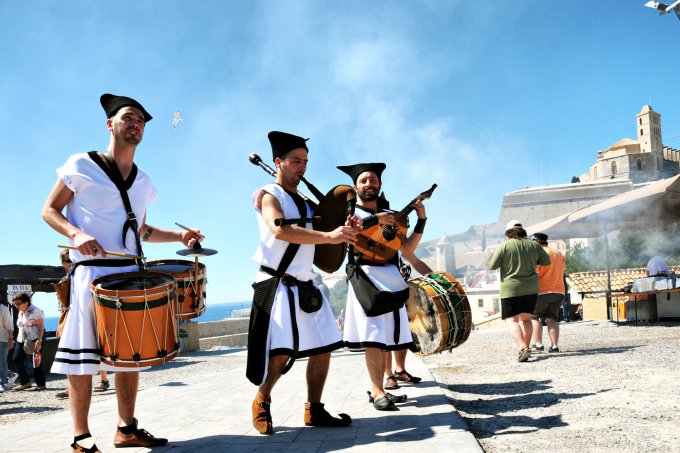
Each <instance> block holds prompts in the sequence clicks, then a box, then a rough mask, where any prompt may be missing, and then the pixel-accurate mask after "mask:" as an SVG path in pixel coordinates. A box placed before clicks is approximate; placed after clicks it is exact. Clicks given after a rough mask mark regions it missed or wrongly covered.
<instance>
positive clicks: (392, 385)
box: [383, 376, 399, 390]
mask: <svg viewBox="0 0 680 453" xmlns="http://www.w3.org/2000/svg"><path fill="white" fill-rule="evenodd" d="M383 388H384V389H385V390H396V389H398V388H399V383H398V382H397V378H395V377H394V376H387V379H385V385H383Z"/></svg>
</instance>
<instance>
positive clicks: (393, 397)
mask: <svg viewBox="0 0 680 453" xmlns="http://www.w3.org/2000/svg"><path fill="white" fill-rule="evenodd" d="M366 393H368V402H369V403H372V402H373V401H374V400H373V395H371V391H370V390H369V391H367V392H366ZM385 397H386V398H387V399H388V400H390V401H392V402H393V403H403V402H404V401H406V398H407V396H406V395H392V394H391V393H389V392H385Z"/></svg>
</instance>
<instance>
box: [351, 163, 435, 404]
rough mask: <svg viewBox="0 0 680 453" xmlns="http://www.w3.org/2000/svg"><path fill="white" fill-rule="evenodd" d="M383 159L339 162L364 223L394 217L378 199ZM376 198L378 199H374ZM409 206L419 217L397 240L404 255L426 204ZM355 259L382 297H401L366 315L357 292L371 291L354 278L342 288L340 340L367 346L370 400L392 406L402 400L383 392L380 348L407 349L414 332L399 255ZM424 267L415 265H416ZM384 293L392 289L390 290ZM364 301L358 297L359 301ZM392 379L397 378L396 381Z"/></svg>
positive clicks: (382, 222)
mask: <svg viewBox="0 0 680 453" xmlns="http://www.w3.org/2000/svg"><path fill="white" fill-rule="evenodd" d="M385 167H386V165H385V164H383V163H362V164H356V165H348V166H339V167H338V169H340V170H341V171H343V172H345V173H347V174H348V175H349V176H350V177H351V178H352V181H353V182H354V190H356V192H357V196H358V200H357V205H356V211H355V214H354V216H355V219H356V220H357V221H358V223H359V224H361V225H362V227H363V228H364V229H368V228H370V227H372V226H375V225H378V224H380V225H391V224H393V223H394V222H395V216H394V215H393V214H392V213H391V212H390V211H388V210H385V208H384V207H383V206H382V205H381V204H382V201H384V200H383V199H381V198H379V197H378V195H379V194H380V190H381V187H382V181H381V176H382V172H383V170H385ZM379 202H380V203H379ZM414 208H415V210H416V212H417V214H418V222H417V224H416V226H415V228H414V230H413V233H412V234H411V236H409V237H408V238H406V240H405V241H404V243H403V244H402V245H401V250H404V251H407V253H406V255H405V257H407V258H408V257H409V256H411V255H412V251H413V250H415V248H416V246H417V245H418V242H419V241H420V239H421V237H422V233H423V231H424V228H425V221H426V216H425V207H424V206H423V204H422V203H421V202H420V201H416V202H415V204H414ZM356 265H357V266H358V267H360V270H361V271H363V273H362V272H359V274H358V275H362V274H363V276H364V277H367V278H368V279H370V281H371V282H372V283H373V286H375V287H376V288H377V289H378V290H379V291H381V297H385V296H386V295H387V297H390V298H391V299H392V300H394V301H395V303H396V304H397V305H398V304H399V301H398V300H397V299H399V300H401V308H398V309H395V310H393V311H390V312H387V313H384V314H381V315H376V316H369V315H367V314H366V312H365V309H364V304H369V305H370V304H371V303H372V302H374V301H367V300H363V301H361V300H360V299H361V298H364V299H366V298H369V297H371V296H370V295H369V294H368V293H362V292H357V291H356V290H355V288H354V281H353V280H352V279H350V283H352V284H350V285H349V288H348V290H347V308H346V311H345V329H344V334H343V340H344V342H345V345H346V346H347V347H349V348H352V349H356V348H365V349H366V366H367V368H368V373H369V376H370V379H371V390H370V395H369V402H372V403H373V406H374V407H375V408H376V409H377V410H395V409H396V406H395V402H403V401H405V400H406V397H405V395H399V396H397V395H392V394H390V393H385V389H384V387H383V383H382V377H383V371H384V370H385V353H384V351H388V352H389V351H400V350H406V349H408V348H409V347H411V346H412V345H413V337H412V335H411V330H410V328H409V322H408V316H407V314H406V308H405V307H404V305H403V302H404V301H405V300H406V298H408V287H407V284H406V282H405V281H404V279H403V277H402V275H401V273H400V272H399V256H398V254H395V255H394V256H392V257H391V258H389V260H388V261H387V262H386V263H384V264H375V263H371V262H368V261H366V260H365V259H364V258H363V257H362V255H361V253H358V254H357V256H356ZM421 270H425V271H429V269H426V268H420V270H419V271H421ZM387 293H392V296H389V294H387ZM362 302H363V303H362ZM395 383H396V382H395Z"/></svg>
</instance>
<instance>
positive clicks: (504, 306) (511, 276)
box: [486, 220, 550, 362]
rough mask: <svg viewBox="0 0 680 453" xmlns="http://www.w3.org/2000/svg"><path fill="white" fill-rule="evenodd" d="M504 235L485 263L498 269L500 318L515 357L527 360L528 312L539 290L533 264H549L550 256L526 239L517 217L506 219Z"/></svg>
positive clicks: (529, 312) (491, 267) (528, 355)
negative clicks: (513, 347)
mask: <svg viewBox="0 0 680 453" xmlns="http://www.w3.org/2000/svg"><path fill="white" fill-rule="evenodd" d="M505 236H506V237H507V238H508V240H507V241H505V242H503V243H502V244H500V245H499V246H498V247H497V248H496V250H494V252H493V255H491V258H489V261H487V263H486V266H487V267H488V268H489V269H491V270H494V269H500V270H501V317H502V318H503V319H505V323H506V325H507V326H508V330H509V331H510V335H512V338H513V339H514V340H515V343H517V345H518V346H519V348H520V350H519V353H518V356H517V360H518V361H519V362H526V361H527V360H528V359H529V357H530V356H531V351H530V350H529V344H530V343H531V334H532V331H533V329H532V326H531V315H532V313H533V312H534V308H535V306H536V297H537V294H538V289H539V282H538V274H537V273H536V266H537V265H540V266H547V265H549V264H550V257H549V256H548V254H547V253H546V252H545V250H543V247H541V246H540V245H538V244H537V243H535V242H534V241H531V240H529V239H527V232H526V231H525V230H524V228H522V224H521V223H520V222H519V221H518V220H511V221H510V222H508V224H507V226H506V227H505Z"/></svg>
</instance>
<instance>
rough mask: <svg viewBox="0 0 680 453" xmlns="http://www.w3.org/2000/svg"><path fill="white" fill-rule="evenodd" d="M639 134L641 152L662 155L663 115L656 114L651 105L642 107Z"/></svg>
mask: <svg viewBox="0 0 680 453" xmlns="http://www.w3.org/2000/svg"><path fill="white" fill-rule="evenodd" d="M636 119H637V134H638V142H640V152H642V153H661V152H662V150H663V148H662V145H661V114H659V113H656V112H655V111H654V109H652V106H651V105H645V106H644V107H642V110H641V111H640V113H638V114H637V117H636Z"/></svg>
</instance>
